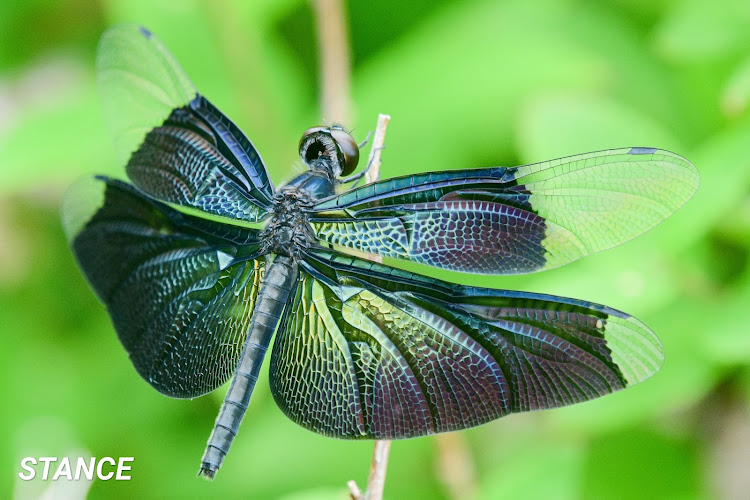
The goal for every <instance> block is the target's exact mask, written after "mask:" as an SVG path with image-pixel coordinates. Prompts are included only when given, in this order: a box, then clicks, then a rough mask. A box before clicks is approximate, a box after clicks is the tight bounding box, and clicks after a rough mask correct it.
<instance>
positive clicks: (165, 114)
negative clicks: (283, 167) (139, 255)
mask: <svg viewBox="0 0 750 500" xmlns="http://www.w3.org/2000/svg"><path fill="white" fill-rule="evenodd" d="M97 80H98V83H99V88H100V93H101V95H102V105H103V108H104V116H105V121H106V122H107V125H108V128H109V129H110V132H111V134H112V137H113V139H114V143H115V150H116V153H117V156H118V159H119V161H120V162H121V164H122V165H125V164H127V167H126V170H127V173H128V175H129V176H130V177H131V180H132V181H133V182H134V183H135V184H136V185H137V186H138V187H140V188H141V189H143V190H144V191H146V192H148V193H149V194H151V195H152V196H155V197H157V198H159V199H160V200H161V201H165V202H168V203H174V204H177V205H181V206H185V207H189V208H194V209H197V210H199V211H203V212H205V213H207V214H209V215H214V216H219V217H224V218H227V219H229V220H235V221H236V220H239V221H244V222H257V221H258V220H260V219H262V218H263V216H264V215H265V214H266V212H267V210H268V208H269V207H270V205H271V199H272V198H273V193H274V187H273V184H272V183H271V181H270V179H269V177H268V173H267V172H266V169H265V166H264V165H263V161H262V160H261V158H260V156H259V155H258V152H257V151H256V150H255V147H254V146H253V145H252V143H251V142H250V141H249V140H248V139H247V137H245V135H244V134H243V133H242V131H241V130H240V129H239V128H238V127H237V126H236V125H235V124H234V123H232V122H231V121H230V120H229V119H228V118H227V117H226V116H224V115H223V114H222V113H221V111H219V110H218V109H216V108H215V107H214V106H213V105H212V104H211V103H210V102H208V100H206V99H205V98H203V97H202V96H200V95H199V94H198V92H197V90H196V89H195V87H194V86H193V84H192V83H191V82H190V80H189V78H188V77H187V75H186V74H185V72H184V71H183V70H182V68H181V67H180V65H179V64H178V63H177V61H176V59H175V58H174V57H173V56H172V54H171V53H170V52H169V50H168V49H167V48H166V47H165V46H164V45H163V44H162V43H161V41H160V40H159V39H158V38H157V37H156V36H154V35H153V34H151V33H150V32H149V31H147V30H145V29H143V28H142V27H140V26H137V25H131V24H125V25H118V26H114V27H112V28H110V29H109V30H107V31H106V32H105V34H104V35H103V36H102V39H101V41H100V43H99V48H98V52H97Z"/></svg>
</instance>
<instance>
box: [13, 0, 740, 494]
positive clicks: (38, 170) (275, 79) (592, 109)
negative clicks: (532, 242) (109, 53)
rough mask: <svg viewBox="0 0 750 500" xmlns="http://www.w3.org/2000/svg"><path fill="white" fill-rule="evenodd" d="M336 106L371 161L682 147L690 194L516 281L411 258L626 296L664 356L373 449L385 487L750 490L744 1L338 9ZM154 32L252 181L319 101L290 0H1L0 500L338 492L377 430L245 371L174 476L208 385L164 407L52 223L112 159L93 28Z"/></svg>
mask: <svg viewBox="0 0 750 500" xmlns="http://www.w3.org/2000/svg"><path fill="white" fill-rule="evenodd" d="M348 11H349V16H348V17H349V23H350V35H351V50H352V55H353V77H352V78H353V79H352V97H353V103H354V112H355V119H354V120H353V123H351V124H347V125H349V126H351V127H353V128H354V130H355V132H354V134H355V136H357V138H359V139H362V138H364V136H365V135H366V134H367V132H368V131H370V130H372V129H373V128H374V127H375V120H376V116H377V113H379V112H383V113H389V114H391V115H392V117H393V120H392V121H391V124H390V126H389V129H388V136H387V141H386V142H387V149H386V150H385V151H384V153H383V165H382V177H384V178H385V177H390V176H395V175H401V174H405V173H409V172H423V171H429V170H444V169H452V168H459V169H463V168H471V167H480V166H489V165H510V164H520V163H528V162H533V161H540V160H546V159H551V158H555V157H559V156H565V155H570V154H574V153H580V152H587V151H594V150H598V149H606V148H612V147H623V146H653V147H660V148H665V149H669V150H672V151H675V152H677V153H680V154H682V155H684V156H685V157H687V158H689V159H690V160H691V161H692V162H693V163H695V165H696V166H697V168H698V169H699V171H700V172H701V176H702V184H701V187H700V189H699V191H698V193H697V194H696V195H695V197H694V198H693V199H692V200H691V201H690V202H689V203H688V204H687V206H686V207H684V208H683V209H681V210H680V211H679V212H678V213H677V214H676V215H675V216H673V217H672V218H670V219H669V220H668V221H667V222H665V223H664V224H662V225H660V226H659V227H657V228H656V229H654V230H652V231H650V232H649V233H647V234H646V235H645V236H642V237H640V238H638V239H637V240H635V241H633V242H630V243H628V244H626V245H623V246H621V247H619V248H617V249H614V250H610V251H607V252H604V253H601V254H598V255H595V256H592V257H589V258H587V259H584V260H583V261H579V262H576V263H573V264H570V265H568V266H566V267H564V268H561V269H557V270H552V271H548V272H544V273H540V274H535V275H530V276H518V277H508V278H504V277H494V278H489V277H482V278H475V277H472V276H468V275H458V274H449V273H434V275H435V276H439V277H441V278H445V279H453V280H457V281H461V282H463V283H471V284H478V285H484V286H493V287H498V288H513V289H521V290H529V291H537V292H546V293H553V294H557V295H563V296H571V297H576V298H580V299H586V300H591V301H595V302H599V303H603V304H607V305H610V306H613V307H616V308H618V309H621V310H624V311H627V312H629V313H631V314H633V315H635V316H636V317H638V318H640V319H641V320H643V321H644V322H646V323H647V324H648V325H649V326H651V327H652V328H653V329H654V330H655V331H656V332H657V333H658V335H659V336H660V337H661V339H662V341H663V343H664V348H665V351H666V363H665V365H664V368H663V369H662V370H661V372H659V373H658V374H657V375H656V376H655V377H653V378H652V379H650V380H649V381H647V382H645V383H643V384H641V385H639V386H636V387H634V388H632V389H628V390H626V391H622V392H620V393H618V394H615V395H611V396H608V397H605V398H602V399H599V400H596V401H592V402H589V403H585V404H580V405H576V406H573V407H569V408H563V409H559V410H552V411H545V412H540V413H533V414H521V415H513V416H510V417H507V418H504V419H501V420H499V421H496V422H493V423H491V424H487V425H485V426H482V427H480V428H476V429H472V430H468V431H464V432H461V433H456V434H452V435H450V436H449V437H448V438H433V437H431V438H422V439H415V440H410V441H401V442H395V443H394V444H393V447H392V450H391V460H390V465H389V470H388V477H387V482H386V498H391V499H400V498H430V499H433V498H435V499H442V498H461V499H464V498H487V499H495V498H571V499H572V498H673V499H682V498H716V497H724V498H743V495H747V491H750V484H748V481H750V480H749V479H748V470H750V406H749V404H748V400H749V399H750V333H749V332H748V325H749V324H750V271H749V270H748V256H749V252H750V147H749V146H750V112H749V111H748V107H747V105H748V99H750V29H748V26H750V4H748V2H746V1H745V0H721V1H716V2H706V1H704V0H634V1H631V0H605V1H602V0H579V1H574V0H569V1H565V0H560V1H552V0H548V1H544V0H542V1H526V0H508V1H503V2H485V1H458V0H439V1H436V0H411V1H409V2H403V1H401V0H379V1H376V2H373V1H352V2H350V3H349V6H348ZM118 21H134V22H138V23H141V24H143V25H145V26H147V27H148V28H149V29H151V30H152V31H154V32H155V33H156V34H158V36H159V37H160V38H161V39H162V40H163V41H164V43H165V44H166V45H167V46H168V47H169V48H170V49H171V50H172V51H173V53H174V54H175V56H176V57H177V59H178V60H179V61H180V62H181V64H182V65H183V66H184V68H185V69H186V71H187V73H188V74H189V75H190V76H191V78H192V80H193V81H194V83H195V84H196V85H197V86H198V88H199V89H200V90H201V91H202V92H203V93H204V94H205V95H206V96H208V97H209V98H210V99H211V100H212V101H213V102H214V103H215V104H216V105H217V106H219V108H220V109H222V110H223V111H224V112H225V113H226V114H227V115H229V116H230V117H232V118H233V119H234V120H235V121H236V122H237V123H238V124H239V125H240V126H241V127H242V128H243V129H244V130H245V132H246V133H247V134H248V136H249V137H250V138H251V139H252V140H253V142H254V143H255V145H256V146H257V148H258V149H259V151H261V153H262V155H263V157H264V159H265V161H266V164H267V165H268V168H269V170H270V172H271V176H272V177H273V179H274V181H275V183H276V184H277V185H278V184H280V183H281V182H282V181H284V180H289V179H290V178H291V177H292V176H293V175H294V172H295V171H297V170H296V169H299V160H298V159H297V158H296V146H297V141H298V140H299V136H300V134H301V133H302V131H304V130H305V129H306V128H308V127H309V126H312V125H316V124H319V123H320V122H321V121H322V118H323V117H321V116H320V113H319V111H318V109H319V106H318V97H317V96H318V84H317V70H316V68H317V65H318V61H317V55H316V54H317V45H316V39H315V25H314V21H313V16H312V12H311V8H310V5H309V3H308V2H306V1H304V0H281V1H280V0H274V1H270V0H269V1H265V2H246V1H243V0H234V1H229V0H227V1H222V2H197V1H180V2H177V1H175V2H167V1H96V0H85V1H73V0H26V1H20V0H19V1H17V0H10V1H5V2H1V3H0V339H2V348H0V380H1V381H2V393H1V394H2V403H0V405H1V407H2V410H0V443H3V446H2V447H0V471H2V472H1V473H0V496H3V497H8V496H9V495H11V494H13V495H15V496H16V498H35V497H37V496H38V495H40V494H41V493H42V492H43V491H44V490H45V489H46V488H51V490H52V491H54V492H56V493H58V494H59V493H61V492H64V493H66V494H70V495H72V497H71V498H81V497H83V496H84V495H86V488H87V487H88V485H86V484H82V485H81V484H79V485H70V484H65V483H64V482H58V483H56V484H52V483H51V482H46V483H45V482H41V481H36V480H35V481H31V482H22V481H20V480H19V479H18V476H17V474H18V472H20V471H21V469H20V460H21V458H22V457H26V456H37V457H38V456H64V455H66V454H72V455H73V456H77V455H82V454H84V455H85V454H86V453H91V454H93V455H94V456H97V457H101V456H115V457H118V456H133V457H135V462H134V465H133V470H132V476H133V479H132V480H131V481H129V482H115V481H108V482H103V481H94V483H93V484H92V485H91V488H90V491H89V492H88V495H89V497H90V498H138V497H152V498H161V497H179V498H192V497H194V498H210V497H217V498H219V497H220V498H240V497H243V498H285V499H296V500H301V499H323V498H345V496H346V481H348V480H350V479H356V480H357V481H358V483H359V484H360V486H363V483H364V482H365V479H366V476H367V471H368V469H369V462H370V453H371V450H372V444H371V443H369V442H346V441H337V440H333V439H328V438H325V437H321V436H318V435H315V434H313V433H311V432H309V431H306V430H304V429H302V428H300V427H298V426H296V425H295V424H293V423H292V422H290V421H289V420H288V419H286V417H284V416H283V415H282V413H281V412H280V411H279V410H278V408H277V407H276V405H275V404H274V402H273V400H272V398H271V397H270V393H269V390H268V383H267V373H266V369H264V370H263V375H262V379H261V381H260V383H259V384H258V388H257V389H256V391H255V395H254V396H253V401H252V404H251V406H250V409H249V411H248V413H247V416H246V418H245V421H244V424H243V427H242V429H241V432H240V434H239V437H238V439H237V441H236V442H235V445H234V447H233V449H232V452H231V453H230V455H229V458H228V460H227V462H226V465H225V466H224V467H223V468H222V470H221V472H220V473H219V475H218V476H217V480H216V481H214V482H213V483H208V482H205V481H201V480H199V479H197V478H196V477H195V474H196V472H197V469H198V465H199V460H200V457H201V454H202V452H203V447H204V444H205V441H206V439H207V437H208V434H209V432H210V429H211V427H212V425H213V421H214V418H215V417H216V413H217V410H218V408H219V405H220V402H221V400H222V398H223V393H224V390H220V391H216V393H214V394H211V395H209V396H206V397H203V398H199V399H196V400H194V401H180V400H171V399H168V398H166V397H163V396H161V395H160V394H158V393H157V392H156V391H154V390H153V389H151V388H150V387H149V386H148V384H147V383H145V382H144V381H143V380H141V379H140V378H139V377H138V375H137V374H136V373H135V371H134V370H133V369H132V367H131V365H130V362H129V361H128V359H127V355H126V354H125V352H124V350H123V349H122V348H121V347H120V345H119V343H118V340H117V337H116V336H115V334H114V331H113V330H112V327H111V325H110V323H109V320H108V317H107V315H106V312H105V310H104V308H103V306H101V305H100V304H99V303H98V302H97V300H96V298H95V297H94V295H93V294H92V293H91V292H90V290H89V288H88V286H87V284H86V283H85V281H84V280H83V278H82V275H81V274H80V272H79V271H78V269H77V267H76V264H75V262H74V260H73V257H72V255H71V253H70V252H69V250H68V248H67V246H66V243H65V239H64V236H63V232H62V229H61V227H60V224H59V218H58V214H57V207H58V204H59V202H60V199H61V196H62V193H63V192H64V190H65V188H66V187H67V186H68V185H69V184H70V183H71V182H72V181H73V180H74V179H76V178H78V177H80V176H81V175H84V174H88V173H95V172H100V173H108V172H109V173H112V172H117V170H118V169H119V168H121V166H119V165H116V163H115V161H114V154H113V151H112V148H111V144H110V139H109V137H107V135H106V133H105V132H104V127H103V121H102V118H101V115H100V105H99V102H98V97H97V91H96V87H95V75H94V70H93V68H94V54H95V47H96V42H97V39H98V37H99V35H100V34H101V32H102V31H103V30H104V29H105V28H106V27H107V26H109V25H111V24H112V23H115V22H118Z"/></svg>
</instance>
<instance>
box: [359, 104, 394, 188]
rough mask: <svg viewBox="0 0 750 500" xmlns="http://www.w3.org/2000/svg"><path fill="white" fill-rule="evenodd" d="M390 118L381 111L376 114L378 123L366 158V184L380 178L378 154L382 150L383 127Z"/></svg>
mask: <svg viewBox="0 0 750 500" xmlns="http://www.w3.org/2000/svg"><path fill="white" fill-rule="evenodd" d="M390 120H391V117H390V116H389V115H384V114H382V113H381V114H379V115H378V125H377V126H376V127H375V135H374V136H373V138H372V147H371V148H370V156H369V158H368V159H367V167H368V170H367V173H366V174H365V183H367V184H369V183H371V182H375V181H377V180H378V179H380V154H381V152H382V151H383V144H385V128H386V127H387V126H388V122H389V121H390Z"/></svg>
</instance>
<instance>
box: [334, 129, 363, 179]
mask: <svg viewBox="0 0 750 500" xmlns="http://www.w3.org/2000/svg"><path fill="white" fill-rule="evenodd" d="M331 137H333V140H334V141H336V145H337V146H338V147H339V150H340V151H341V153H342V154H343V155H344V165H343V171H342V172H341V175H349V174H351V173H352V172H354V169H355V168H357V163H359V146H358V145H357V141H355V140H354V138H353V137H352V136H351V135H349V134H347V133H346V132H344V131H343V130H339V129H331Z"/></svg>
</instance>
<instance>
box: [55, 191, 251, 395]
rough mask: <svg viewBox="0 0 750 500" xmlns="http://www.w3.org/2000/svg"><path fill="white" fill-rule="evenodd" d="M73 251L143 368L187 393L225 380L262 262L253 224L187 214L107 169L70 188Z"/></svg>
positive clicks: (169, 390)
mask: <svg viewBox="0 0 750 500" xmlns="http://www.w3.org/2000/svg"><path fill="white" fill-rule="evenodd" d="M62 216H63V223H64V228H65V230H66V234H67V236H68V239H69V241H70V245H71V247H72V248H73V252H74V253H75V255H76V258H77V260H78V262H79V265H80V267H81V269H83V271H84V274H85V275H86V277H87V279H88V281H89V283H91V285H92V287H93V289H94V291H95V292H96V294H97V295H98V296H99V298H100V299H101V300H102V302H104V304H105V305H106V306H107V309H108V310H109V313H110V316H111V318H112V322H113V324H114V326H115V329H116V330H117V334H118V336H119V338H120V341H121V342H122V344H123V346H124V347H125V349H126V350H127V352H128V354H129V356H130V359H131V361H132V362H133V365H134V366H135V368H136V370H137V371H138V373H139V374H140V375H141V376H142V377H143V378H144V379H145V380H146V381H147V382H148V383H149V384H151V385H152V386H153V387H155V388H156V389H157V390H159V391H160V392H162V393H163V394H166V395H168V396H172V397H180V398H188V397H195V396H200V395H202V394H205V393H207V392H210V391H212V390H214V389H215V388H217V387H218V386H220V385H221V384H222V383H224V382H225V381H226V380H228V379H229V377H230V376H231V374H232V373H233V371H234V368H235V366H236V364H237V360H238V359H239V355H240V351H241V348H242V344H243V342H244V339H245V336H246V334H247V326H248V325H249V323H250V319H251V317H252V313H253V308H254V305H255V301H256V298H257V294H258V287H259V283H260V280H261V277H262V274H263V270H264V260H263V259H262V257H260V256H259V250H258V241H257V231H254V230H250V229H245V228H240V227H238V226H231V225H220V224H217V223H214V222H211V221H208V220H204V219H201V218H198V217H192V216H189V215H186V214H182V213H181V212H178V211H176V210H174V209H171V208H169V207H168V206H166V205H164V204H162V203H159V202H156V201H153V200H152V199H150V198H149V197H147V196H146V195H144V194H142V193H140V192H139V191H138V190H137V189H135V188H134V187H132V186H130V185H128V184H125V183H123V182H120V181H116V180H110V179H106V178H103V177H99V178H90V179H84V180H82V181H79V182H78V183H77V184H75V185H74V186H73V187H72V188H71V190H70V191H69V192H68V193H67V194H66V197H65V201H64V203H63V210H62Z"/></svg>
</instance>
